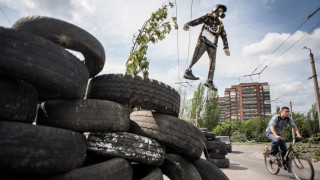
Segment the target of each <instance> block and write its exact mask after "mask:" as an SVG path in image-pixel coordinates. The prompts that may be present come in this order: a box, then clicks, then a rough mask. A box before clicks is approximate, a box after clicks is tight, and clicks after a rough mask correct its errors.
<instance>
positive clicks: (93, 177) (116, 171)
mask: <svg viewBox="0 0 320 180" xmlns="http://www.w3.org/2000/svg"><path fill="white" fill-rule="evenodd" d="M132 177H133V171H132V166H131V164H130V163H129V162H128V161H127V160H126V159H123V158H114V159H111V160H108V161H105V162H102V163H99V164H94V165H91V166H86V167H82V168H79V169H75V170H72V171H70V172H67V173H63V174H60V175H55V176H51V177H46V178H43V179H44V180H71V179H72V180H88V179H90V180H101V179H112V180H128V179H132Z"/></svg>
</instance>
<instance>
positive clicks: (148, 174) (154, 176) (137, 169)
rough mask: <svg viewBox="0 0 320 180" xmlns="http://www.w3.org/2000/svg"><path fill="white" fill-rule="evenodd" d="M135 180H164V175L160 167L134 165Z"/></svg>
mask: <svg viewBox="0 0 320 180" xmlns="http://www.w3.org/2000/svg"><path fill="white" fill-rule="evenodd" d="M132 168H133V180H163V174H162V171H161V169H160V168H159V167H152V166H148V165H144V164H132Z"/></svg>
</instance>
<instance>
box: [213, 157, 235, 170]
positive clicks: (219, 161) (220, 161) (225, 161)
mask: <svg viewBox="0 0 320 180" xmlns="http://www.w3.org/2000/svg"><path fill="white" fill-rule="evenodd" d="M208 161H210V162H212V163H214V164H215V165H216V166H218V167H219V168H228V167H229V166H230V161H229V159H228V158H225V159H210V158H208Z"/></svg>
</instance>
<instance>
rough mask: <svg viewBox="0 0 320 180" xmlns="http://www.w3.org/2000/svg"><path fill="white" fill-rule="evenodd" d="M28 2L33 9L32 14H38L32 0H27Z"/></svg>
mask: <svg viewBox="0 0 320 180" xmlns="http://www.w3.org/2000/svg"><path fill="white" fill-rule="evenodd" d="M28 2H29V4H30V7H31V9H33V11H34V14H39V13H38V12H37V10H36V7H35V5H34V4H33V2H32V0H28Z"/></svg>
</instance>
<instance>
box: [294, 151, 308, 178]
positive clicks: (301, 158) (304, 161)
mask: <svg viewBox="0 0 320 180" xmlns="http://www.w3.org/2000/svg"><path fill="white" fill-rule="evenodd" d="M290 164H291V168H292V173H293V175H294V176H295V177H296V178H297V179H301V180H312V179H313V178H314V169H313V166H312V164H311V161H310V160H309V159H308V158H307V157H306V156H305V155H303V154H301V153H294V154H293V156H292V158H291V161H290Z"/></svg>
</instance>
